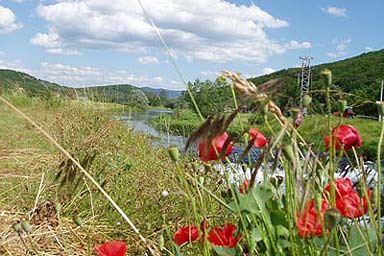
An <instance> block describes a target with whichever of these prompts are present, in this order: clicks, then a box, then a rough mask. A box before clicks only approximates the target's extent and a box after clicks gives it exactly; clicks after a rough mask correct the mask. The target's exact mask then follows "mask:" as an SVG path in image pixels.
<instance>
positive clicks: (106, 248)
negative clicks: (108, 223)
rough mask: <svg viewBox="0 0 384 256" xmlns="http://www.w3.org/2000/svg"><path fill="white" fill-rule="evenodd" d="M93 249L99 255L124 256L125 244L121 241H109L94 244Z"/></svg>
mask: <svg viewBox="0 0 384 256" xmlns="http://www.w3.org/2000/svg"><path fill="white" fill-rule="evenodd" d="M93 250H94V251H95V252H96V254H97V255H99V256H125V254H126V252H127V245H126V243H124V242H123V241H110V242H105V243H103V244H100V245H96V246H95V247H94V248H93Z"/></svg>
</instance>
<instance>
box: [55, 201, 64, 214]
mask: <svg viewBox="0 0 384 256" xmlns="http://www.w3.org/2000/svg"><path fill="white" fill-rule="evenodd" d="M62 208H63V206H62V205H61V203H59V202H57V203H55V210H56V212H57V213H59V212H61V209H62Z"/></svg>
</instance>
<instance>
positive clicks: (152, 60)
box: [138, 56, 159, 64]
mask: <svg viewBox="0 0 384 256" xmlns="http://www.w3.org/2000/svg"><path fill="white" fill-rule="evenodd" d="M138 60H139V62H140V63H142V64H158V63H159V59H158V58H157V57H156V56H143V57H140V58H139V59H138Z"/></svg>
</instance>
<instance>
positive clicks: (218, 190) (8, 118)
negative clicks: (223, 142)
mask: <svg viewBox="0 0 384 256" xmlns="http://www.w3.org/2000/svg"><path fill="white" fill-rule="evenodd" d="M6 97H7V99H8V100H9V101H11V102H12V103H13V104H14V105H16V106H17V107H18V108H19V109H20V110H22V111H24V112H26V113H27V114H28V115H29V116H30V117H32V118H33V120H34V121H35V122H37V123H38V124H40V125H41V126H42V127H43V128H44V130H45V131H47V132H48V133H49V134H50V135H51V136H52V137H54V139H55V140H56V141H58V142H59V144H60V145H62V146H63V147H64V148H65V149H66V150H67V151H68V152H69V153H70V154H71V156H72V157H73V158H75V159H76V160H77V161H79V162H80V163H81V165H82V167H83V168H85V169H86V170H87V171H88V172H89V173H90V174H91V175H92V177H93V178H94V179H95V180H96V181H97V182H98V183H99V184H101V186H102V187H103V189H104V190H106V191H107V193H108V194H109V195H110V196H111V197H112V198H113V200H114V201H115V202H116V203H117V204H118V205H119V206H120V207H121V208H122V210H123V211H124V212H125V213H126V214H127V215H128V216H129V218H130V219H131V220H132V222H133V223H134V224H135V226H136V227H137V228H138V230H139V233H140V234H141V235H142V236H143V237H145V239H146V241H147V242H148V244H150V245H151V247H153V248H154V249H155V251H156V252H157V253H156V255H219V256H224V255H243V254H244V253H246V252H247V251H250V255H286V254H292V255H318V252H319V251H321V253H322V254H326V255H334V254H335V253H337V252H339V253H341V254H342V255H344V254H345V255H351V254H352V255H355V251H356V252H358V253H360V254H362V255H363V254H364V255H369V254H372V253H374V252H381V249H380V247H379V246H378V239H376V240H375V239H374V238H377V237H378V236H379V235H378V234H376V233H375V232H376V230H378V229H373V228H372V227H369V226H361V225H358V223H357V222H354V223H352V222H347V221H346V220H345V219H341V220H340V221H339V222H336V224H334V226H332V228H331V229H330V228H329V227H328V226H327V231H326V232H325V234H324V235H323V236H322V237H315V238H312V237H310V238H308V239H303V238H301V237H300V236H299V234H298V232H297V226H298V224H297V218H298V215H297V212H298V210H299V209H303V208H304V205H305V203H306V202H307V201H308V200H309V199H310V198H312V197H316V194H318V193H319V191H322V190H324V186H325V185H326V183H327V181H328V180H329V170H330V168H331V167H330V165H329V164H327V165H325V164H324V165H318V164H317V163H315V160H314V159H310V158H306V159H304V160H305V161H302V160H301V159H299V158H298V153H297V152H298V150H299V149H298V146H297V145H298V142H299V139H298V138H297V136H296V135H294V134H295V133H294V130H293V129H291V128H289V127H288V126H285V127H283V128H281V126H279V125H278V123H277V121H273V120H274V119H272V118H271V119H268V121H269V127H268V125H266V124H267V123H266V122H265V121H262V120H261V121H262V122H261V121H260V119H259V116H256V117H255V115H254V114H250V113H247V114H240V118H239V119H235V121H234V122H233V123H232V124H231V125H230V126H229V131H230V132H232V133H239V130H240V129H241V127H242V126H243V127H244V129H246V130H247V128H248V127H249V126H250V125H251V124H250V122H249V120H252V121H253V122H255V123H254V124H252V126H257V127H258V128H260V129H261V130H262V131H264V132H265V135H266V136H267V137H268V138H269V139H270V143H269V144H268V148H266V149H265V150H263V152H264V155H263V156H262V157H261V158H260V159H261V161H263V162H257V163H252V165H253V167H257V166H258V165H259V164H262V163H264V164H267V162H268V161H270V160H269V159H274V160H272V161H273V162H274V164H280V165H281V166H283V167H284V170H285V177H286V185H285V189H284V190H285V191H284V193H285V194H284V195H283V194H282V193H281V190H279V187H278V185H276V183H274V182H273V180H270V179H265V180H264V182H263V183H261V184H257V185H256V186H254V187H252V186H251V185H250V186H251V187H250V188H249V190H248V191H247V192H246V193H243V194H241V193H240V192H239V189H238V184H230V182H229V179H228V175H226V174H225V175H224V176H225V178H224V179H223V177H222V176H220V174H219V173H218V172H217V171H215V170H214V169H213V168H212V165H211V164H209V163H202V162H201V161H198V160H191V159H189V158H188V157H187V156H182V157H181V158H180V160H179V161H177V162H173V161H171V160H170V159H169V157H168V155H167V152H166V149H163V148H154V147H153V145H152V141H151V139H150V138H149V137H147V136H146V135H143V134H137V133H133V132H132V130H131V129H130V128H129V127H126V126H125V125H124V124H123V123H122V122H120V121H119V120H118V119H117V118H114V116H116V115H118V114H119V113H121V112H120V110H121V109H119V108H117V109H118V110H117V111H115V110H116V108H115V107H116V106H114V105H102V107H101V105H98V104H91V103H90V102H78V101H68V100H60V99H39V98H29V97H26V96H25V95H23V94H20V95H13V96H9V95H8V96H6ZM117 107H118V106H117ZM176 116H178V119H177V120H179V121H180V125H181V126H182V124H183V122H190V123H191V124H192V121H191V120H195V122H193V125H194V126H196V125H197V121H196V119H197V117H196V116H195V115H194V114H193V113H191V112H187V113H182V114H180V115H176ZM0 117H1V119H0V127H1V129H0V141H1V144H0V159H1V161H0V195H1V197H0V198H1V199H0V254H5V255H23V254H27V253H31V254H33V253H34V254H45V255H91V254H92V248H93V246H94V245H96V244H100V243H103V242H105V241H111V240H115V239H117V240H124V241H126V242H127V244H128V248H129V249H128V255H148V253H149V252H148V249H147V247H146V246H145V244H143V243H142V242H141V241H140V239H139V237H138V234H137V233H136V232H134V231H133V230H132V229H131V228H130V227H129V225H127V224H126V223H125V222H124V221H123V219H122V217H121V216H120V214H118V213H117V212H116V211H115V210H114V209H113V207H112V206H111V205H110V203H109V202H108V201H107V200H105V198H104V196H103V195H102V194H101V193H100V192H99V191H98V190H97V189H96V188H95V187H94V186H93V185H92V183H90V182H89V180H88V179H85V178H84V176H83V175H81V173H80V171H79V169H78V168H77V167H75V166H74V165H73V163H72V162H71V161H69V160H68V159H67V157H65V156H64V155H63V154H62V153H61V152H59V151H58V150H57V149H56V148H55V147H53V146H52V145H51V144H49V143H48V142H47V141H46V139H45V138H44V137H42V136H41V135H40V134H39V133H37V132H36V130H35V129H34V128H33V127H32V126H31V125H29V124H28V123H27V122H26V121H25V120H23V119H21V118H20V117H19V116H18V115H17V114H16V113H15V112H13V111H12V110H11V109H10V108H8V107H7V106H5V105H4V104H2V103H1V104H0ZM326 120H327V119H326V117H321V116H313V117H307V118H305V120H304V123H303V125H302V126H301V127H300V128H299V132H300V133H301V134H302V135H303V137H304V138H306V139H307V140H308V141H310V142H313V141H315V144H316V143H317V145H316V147H317V148H318V149H319V150H320V149H321V148H323V147H324V145H322V143H323V142H322V137H323V135H324V134H325V133H326V130H327V129H328V126H327V125H326V123H327V122H326ZM338 121H339V120H338V119H337V118H334V117H332V120H331V122H332V125H333V124H336V123H337V122H338ZM343 121H345V122H347V123H350V124H353V125H354V126H356V127H357V128H358V129H361V133H362V137H363V140H365V142H366V143H367V141H370V143H374V142H375V140H377V138H378V135H376V133H377V132H379V131H380V128H379V127H378V125H377V123H376V122H375V123H374V122H373V121H367V122H365V123H363V122H362V121H361V120H357V119H356V120H351V119H345V120H343ZM162 122H164V126H165V127H168V129H169V127H172V122H173V120H168V119H166V118H163V119H162ZM287 122H290V120H289V119H288V121H287ZM240 124H241V125H240ZM224 128H225V127H224ZM224 128H223V127H221V126H220V127H219V126H218V125H215V124H212V125H209V126H208V127H206V129H205V130H202V131H201V134H199V136H204V133H208V134H212V133H213V134H214V133H215V132H218V131H220V130H222V129H224ZM188 132H189V131H188V129H185V130H184V131H183V133H185V134H188ZM369 134H370V135H371V136H372V138H370V137H368V135H369ZM205 135H206V134H205ZM280 135H283V136H284V137H285V138H282V137H281V136H280ZM368 144H369V143H368ZM287 146H292V147H293V148H294V153H293V155H292V156H289V155H288V154H287V153H286V148H287ZM295 152H296V153H295ZM330 163H334V162H333V161H332V158H331V160H330ZM230 167H231V166H230ZM233 168H234V167H233ZM311 168H313V169H311ZM256 170H258V168H255V169H254V170H253V171H252V175H255V174H257V171H256ZM233 171H238V170H236V168H234V169H233ZM265 173H266V172H265ZM266 175H267V173H266ZM250 182H251V184H252V179H251V181H250ZM300 186H302V188H300ZM301 189H303V191H304V192H303V191H301ZM165 191H166V193H164V192H165ZM360 193H362V194H363V195H364V194H366V193H367V190H366V189H365V186H362V187H361V191H360ZM164 194H165V196H164ZM379 198H380V197H379ZM320 199H321V198H320ZM372 200H373V199H372ZM377 202H378V203H379V205H380V200H379V201H377ZM58 203H59V204H60V205H61V206H62V207H59V208H61V209H60V210H59V209H58ZM370 206H371V205H370ZM373 210H374V209H373V208H372V207H370V208H369V213H370V217H371V219H373V218H374V215H373ZM339 218H340V216H339ZM24 220H29V221H30V224H31V231H30V232H25V231H20V232H15V231H14V230H13V227H14V224H16V223H19V222H21V221H24ZM203 221H208V223H209V226H210V227H211V229H212V228H213V227H218V226H222V225H224V224H225V223H234V224H236V226H237V230H236V232H238V233H239V234H241V236H242V239H241V240H240V242H239V243H238V244H237V245H236V246H235V247H233V248H226V247H220V246H211V244H210V243H208V242H207V240H206V239H205V240H204V241H205V242H204V243H194V244H192V243H187V244H186V245H184V246H177V245H175V243H173V234H174V232H175V230H177V229H178V228H180V227H182V226H185V225H197V226H199V223H201V222H203ZM373 222H374V221H373ZM327 223H328V222H327ZM371 223H372V221H371ZM365 224H367V223H365ZM322 225H325V223H323V224H322ZM327 225H328V224H327ZM200 232H201V230H200ZM352 233H353V234H352ZM355 233H359V236H358V239H351V241H349V240H348V238H350V237H354V234H355ZM200 234H201V233H200ZM380 236H381V235H380ZM372 237H373V238H372ZM200 241H202V240H200ZM335 248H336V249H335ZM356 255H358V254H356Z"/></svg>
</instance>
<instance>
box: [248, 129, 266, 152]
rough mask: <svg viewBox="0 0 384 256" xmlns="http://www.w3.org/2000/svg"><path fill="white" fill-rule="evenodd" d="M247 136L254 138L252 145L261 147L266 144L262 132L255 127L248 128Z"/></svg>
mask: <svg viewBox="0 0 384 256" xmlns="http://www.w3.org/2000/svg"><path fill="white" fill-rule="evenodd" d="M249 138H250V140H254V142H253V145H254V146H255V147H257V148H263V147H264V146H265V144H267V139H266V138H265V136H264V134H263V133H262V132H261V131H260V130H259V129H257V128H251V129H249Z"/></svg>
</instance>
